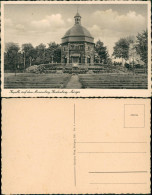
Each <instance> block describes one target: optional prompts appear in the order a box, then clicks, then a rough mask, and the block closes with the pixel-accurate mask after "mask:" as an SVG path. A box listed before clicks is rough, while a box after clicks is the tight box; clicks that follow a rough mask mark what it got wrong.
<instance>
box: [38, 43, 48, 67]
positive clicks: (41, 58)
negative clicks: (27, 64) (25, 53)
mask: <svg viewBox="0 0 152 195" xmlns="http://www.w3.org/2000/svg"><path fill="white" fill-rule="evenodd" d="M35 52H36V64H44V63H45V61H46V59H45V58H46V57H45V52H46V45H44V44H43V43H41V44H40V45H38V46H36V48H35Z"/></svg>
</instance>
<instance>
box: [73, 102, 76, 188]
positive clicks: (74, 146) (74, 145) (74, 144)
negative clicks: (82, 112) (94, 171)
mask: <svg viewBox="0 0 152 195" xmlns="http://www.w3.org/2000/svg"><path fill="white" fill-rule="evenodd" d="M73 109H74V112H73V115H74V118H73V158H74V159H73V161H74V185H75V186H76V128H75V104H74V108H73Z"/></svg>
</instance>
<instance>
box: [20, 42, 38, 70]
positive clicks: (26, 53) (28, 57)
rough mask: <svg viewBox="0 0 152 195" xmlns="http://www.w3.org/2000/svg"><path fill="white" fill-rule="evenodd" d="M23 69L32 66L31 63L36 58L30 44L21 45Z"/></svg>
mask: <svg viewBox="0 0 152 195" xmlns="http://www.w3.org/2000/svg"><path fill="white" fill-rule="evenodd" d="M22 51H23V57H24V68H27V67H29V66H31V65H32V61H33V60H34V58H36V52H35V49H34V47H33V46H32V44H31V43H25V44H23V45H22Z"/></svg>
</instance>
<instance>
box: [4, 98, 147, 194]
mask: <svg viewBox="0 0 152 195" xmlns="http://www.w3.org/2000/svg"><path fill="white" fill-rule="evenodd" d="M2 106H3V107H2V193H3V194H52V193H61V194H66V193H71V194H72V193H75V194H78V193H79V194H80V193H93V194H95V193H100V194H101V193H102V194H104V193H112V194H114V193H117V194H119V193H121V194H126V193H131V194H133V193H135V194H142V193H146V194H147V193H150V100H149V99H64V100H63V99H3V100H2Z"/></svg>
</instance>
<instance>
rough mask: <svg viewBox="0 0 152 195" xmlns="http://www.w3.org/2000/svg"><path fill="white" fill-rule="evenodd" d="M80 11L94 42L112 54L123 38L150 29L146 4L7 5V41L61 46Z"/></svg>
mask: <svg viewBox="0 0 152 195" xmlns="http://www.w3.org/2000/svg"><path fill="white" fill-rule="evenodd" d="M77 9H78V11H79V14H80V15H81V17H82V19H81V24H82V26H84V27H85V28H87V29H88V30H89V31H90V33H91V35H92V36H93V37H94V41H95V42H96V41H98V40H99V39H100V40H101V41H102V42H104V45H105V46H107V48H108V51H109V53H110V54H112V52H113V46H114V44H115V42H117V41H118V40H119V39H120V38H122V37H127V36H136V35H137V33H138V32H139V33H140V32H142V31H143V30H145V29H146V28H147V5H143V4H139V5H133V4H125V5H121V4H117V5H115V4H104V5H103V4H98V5H95V4H94V5H93V4H90V5H87V4H79V5H76V4H66V5H63V4H54V5H51V4H47V5H46V4H45V5H44V4H37V5H36V4H22V5H21V4H20V5H19V4H18V5H17V4H7V5H6V4H5V5H4V41H5V43H6V42H14V43H18V44H19V45H21V44H23V43H32V44H33V46H37V45H39V44H40V43H44V44H46V45H47V44H48V43H50V42H54V41H55V42H56V43H59V44H60V43H61V38H62V37H63V36H64V34H65V33H66V31H67V30H68V29H69V28H71V27H72V26H73V25H74V16H75V14H76V12H77Z"/></svg>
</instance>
